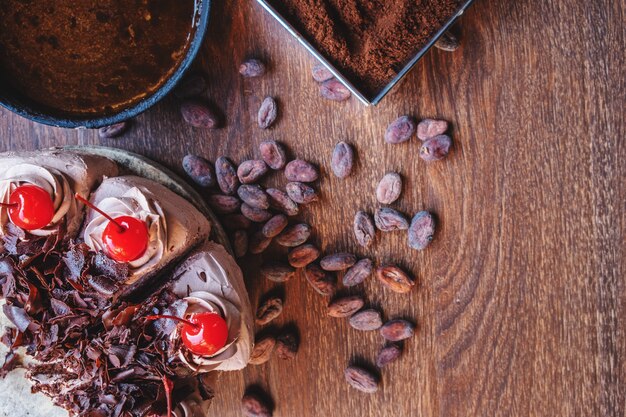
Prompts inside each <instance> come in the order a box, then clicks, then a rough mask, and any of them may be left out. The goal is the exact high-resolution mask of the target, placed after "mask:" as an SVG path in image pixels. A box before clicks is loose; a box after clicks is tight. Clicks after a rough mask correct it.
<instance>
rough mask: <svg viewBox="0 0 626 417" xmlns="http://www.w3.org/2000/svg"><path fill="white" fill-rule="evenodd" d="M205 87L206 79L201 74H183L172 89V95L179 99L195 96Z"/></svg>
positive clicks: (203, 90) (204, 89) (202, 91)
mask: <svg viewBox="0 0 626 417" xmlns="http://www.w3.org/2000/svg"><path fill="white" fill-rule="evenodd" d="M206 89H207V80H206V78H205V77H204V75H202V74H190V75H187V76H185V78H183V79H182V80H181V81H180V82H179V83H178V84H176V88H175V89H174V95H175V96H176V97H178V98H179V99H185V98H191V97H197V96H199V95H200V94H202V93H204V92H205V91H206Z"/></svg>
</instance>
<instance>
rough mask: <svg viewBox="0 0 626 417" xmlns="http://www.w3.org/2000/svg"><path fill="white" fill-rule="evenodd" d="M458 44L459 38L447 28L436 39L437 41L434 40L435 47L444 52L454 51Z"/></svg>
mask: <svg viewBox="0 0 626 417" xmlns="http://www.w3.org/2000/svg"><path fill="white" fill-rule="evenodd" d="M459 46H460V42H459V40H458V39H457V37H456V36H454V34H452V32H450V31H449V30H448V31H445V32H444V33H443V35H441V37H440V38H439V39H437V42H435V48H437V49H441V50H442V51H446V52H454V51H456V50H457V49H458V48H459Z"/></svg>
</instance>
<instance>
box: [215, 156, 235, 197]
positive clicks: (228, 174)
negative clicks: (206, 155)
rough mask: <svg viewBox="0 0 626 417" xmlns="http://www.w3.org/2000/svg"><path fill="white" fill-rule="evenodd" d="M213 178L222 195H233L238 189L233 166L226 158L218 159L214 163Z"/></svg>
mask: <svg viewBox="0 0 626 417" xmlns="http://www.w3.org/2000/svg"><path fill="white" fill-rule="evenodd" d="M215 177H216V178H217V184H218V185H219V187H220V190H222V192H223V193H224V194H228V195H231V194H235V191H237V187H239V179H238V178H237V171H236V170H235V166H234V165H233V164H232V162H230V161H229V160H228V158H226V157H223V156H222V157H219V158H217V160H216V161H215Z"/></svg>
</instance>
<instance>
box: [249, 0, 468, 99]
mask: <svg viewBox="0 0 626 417" xmlns="http://www.w3.org/2000/svg"><path fill="white" fill-rule="evenodd" d="M257 2H259V3H260V4H261V6H263V8H265V10H267V11H268V12H269V13H270V14H271V15H272V16H273V17H274V18H275V19H276V20H278V21H279V22H280V24H281V25H283V26H284V27H285V29H287V31H289V33H291V34H292V35H293V36H294V37H295V38H296V39H298V41H299V42H300V43H301V44H302V45H304V47H305V48H306V49H307V50H308V51H309V52H310V53H311V54H312V55H313V56H314V57H315V58H317V60H318V61H319V62H320V63H321V64H323V65H324V66H325V67H326V68H328V70H329V71H330V72H332V73H333V75H334V76H335V77H336V78H337V79H338V80H339V81H341V83H343V84H344V85H345V86H346V87H347V88H348V89H349V90H350V91H351V92H352V94H354V95H355V96H356V97H357V98H358V99H359V100H360V101H361V102H362V103H364V104H365V105H368V106H370V105H372V106H375V105H376V104H378V103H380V101H381V100H382V99H383V97H385V96H386V95H387V93H389V91H391V89H393V87H394V86H395V85H396V84H397V83H398V82H400V80H402V78H404V76H405V75H406V74H407V73H408V72H409V71H411V69H412V68H413V67H414V66H415V64H416V63H417V61H419V60H420V58H421V57H422V56H424V54H425V53H426V52H428V50H429V49H430V48H431V47H432V46H433V45H434V44H435V42H437V40H438V39H439V38H440V37H441V36H442V35H443V34H444V33H445V32H446V31H447V30H448V29H450V27H451V26H452V25H453V24H454V22H456V20H457V19H458V18H459V17H461V16H462V15H463V13H464V12H465V10H466V9H467V8H468V7H469V6H470V5H471V4H472V3H473V2H474V0H467V1H466V2H465V3H463V5H461V7H460V8H459V10H458V11H457V12H456V13H455V14H454V15H453V16H452V17H451V18H450V20H448V22H447V23H445V24H444V25H443V26H442V27H441V29H440V30H439V31H438V32H437V33H436V34H435V35H434V36H433V37H432V38H431V39H430V41H428V43H426V45H425V46H424V47H422V49H420V50H419V51H418V52H417V54H416V55H415V56H414V57H413V58H412V59H411V60H410V61H409V62H408V63H407V64H406V65H405V66H404V68H403V69H402V70H401V71H400V72H399V73H398V75H396V76H395V77H394V78H393V79H392V80H391V81H390V82H389V84H387V85H386V86H385V87H384V88H383V89H382V90H380V91H379V92H378V93H376V95H375V96H374V97H367V95H366V94H365V93H364V92H362V91H360V90H359V89H358V88H357V87H356V86H355V85H354V84H352V82H351V81H350V80H349V79H348V78H347V77H345V76H343V75H342V73H341V71H340V70H339V69H337V68H336V67H335V66H334V65H333V64H331V63H330V61H329V60H328V59H326V57H325V56H324V54H322V53H321V52H320V51H318V50H317V49H316V48H315V47H314V46H313V45H312V44H311V43H310V42H309V41H308V40H307V39H306V37H305V36H304V35H303V34H301V33H300V32H299V31H298V30H297V29H296V28H295V27H293V26H292V25H291V23H289V21H288V20H287V19H286V18H285V17H284V16H282V15H281V14H280V13H279V12H278V11H277V10H276V9H274V7H272V5H270V4H269V3H268V2H267V0H257Z"/></svg>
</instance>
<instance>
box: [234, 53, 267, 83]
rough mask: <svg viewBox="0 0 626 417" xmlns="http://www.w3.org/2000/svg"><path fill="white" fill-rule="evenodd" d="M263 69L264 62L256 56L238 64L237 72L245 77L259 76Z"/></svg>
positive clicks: (264, 69) (262, 73)
mask: <svg viewBox="0 0 626 417" xmlns="http://www.w3.org/2000/svg"><path fill="white" fill-rule="evenodd" d="M265 71H266V68H265V64H264V63H263V62H262V61H261V60H259V59H256V58H251V59H247V60H245V61H244V62H243V63H242V64H241V65H240V66H239V74H241V75H242V76H244V77H246V78H253V77H260V76H262V75H264V74H265Z"/></svg>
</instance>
